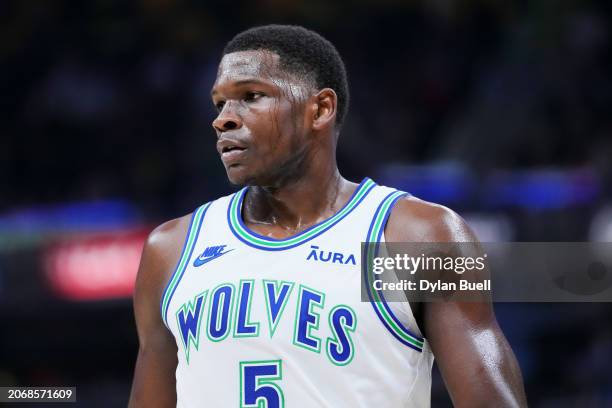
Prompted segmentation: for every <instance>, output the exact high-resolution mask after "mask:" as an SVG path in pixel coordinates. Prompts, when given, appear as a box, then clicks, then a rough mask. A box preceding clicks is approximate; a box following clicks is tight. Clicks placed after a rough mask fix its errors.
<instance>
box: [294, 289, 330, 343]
mask: <svg viewBox="0 0 612 408" xmlns="http://www.w3.org/2000/svg"><path fill="white" fill-rule="evenodd" d="M299 299H300V300H299V302H298V305H297V307H298V310H297V316H296V318H297V319H298V320H297V330H296V333H295V334H294V336H295V337H294V342H295V343H297V345H299V346H302V347H305V348H307V349H309V350H313V351H317V352H318V351H319V350H320V346H321V339H319V338H317V337H314V336H312V335H310V330H311V329H313V328H314V329H318V328H319V314H318V313H314V312H313V310H312V308H313V307H318V308H322V307H323V304H324V301H325V298H324V295H323V294H322V293H320V292H314V291H312V290H309V289H306V288H305V287H303V286H300V297H299Z"/></svg>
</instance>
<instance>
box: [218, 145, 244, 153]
mask: <svg viewBox="0 0 612 408" xmlns="http://www.w3.org/2000/svg"><path fill="white" fill-rule="evenodd" d="M245 150H246V148H245V147H240V146H236V145H231V146H224V147H223V148H221V155H224V154H226V153H231V152H235V151H239V152H243V151H245Z"/></svg>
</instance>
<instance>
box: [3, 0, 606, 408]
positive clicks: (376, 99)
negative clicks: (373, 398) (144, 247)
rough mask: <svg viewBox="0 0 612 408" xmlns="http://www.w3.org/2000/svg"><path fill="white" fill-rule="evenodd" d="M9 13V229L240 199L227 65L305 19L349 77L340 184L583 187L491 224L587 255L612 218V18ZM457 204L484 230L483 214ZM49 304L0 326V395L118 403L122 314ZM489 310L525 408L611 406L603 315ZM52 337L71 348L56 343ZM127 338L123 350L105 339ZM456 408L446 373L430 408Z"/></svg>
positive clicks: (417, 11) (411, 9)
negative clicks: (509, 178)
mask: <svg viewBox="0 0 612 408" xmlns="http://www.w3.org/2000/svg"><path fill="white" fill-rule="evenodd" d="M0 15H1V16H2V17H0V18H1V19H2V20H1V21H2V23H1V24H0V61H1V66H2V71H1V72H2V75H1V76H0V84H1V86H2V95H1V96H0V100H1V101H2V110H1V111H0V134H1V138H0V180H2V182H1V183H0V221H1V220H2V214H12V213H14V212H15V211H19V210H21V209H25V208H38V207H40V206H57V205H62V204H64V203H71V202H87V201H96V200H108V199H121V200H125V202H128V203H130V205H133V207H134V208H135V209H136V210H137V212H138V213H139V214H140V215H139V217H140V218H139V219H140V220H144V223H145V224H146V225H149V226H152V225H155V224H158V223H159V222H161V221H164V220H166V219H169V218H174V217H177V216H180V215H183V214H186V213H188V212H190V211H192V210H193V208H195V207H196V206H197V205H199V204H200V203H202V202H205V201H208V200H210V199H213V198H215V197H217V196H219V195H224V194H228V193H229V192H231V191H232V190H233V187H232V186H230V185H229V184H228V183H227V181H226V177H225V172H224V170H223V168H222V166H221V164H220V161H219V159H218V157H217V153H216V150H215V147H214V140H215V136H214V133H213V131H212V128H211V121H212V119H213V117H214V114H215V111H214V109H213V106H212V103H211V102H210V96H209V91H210V87H211V85H212V82H213V81H214V77H215V74H216V67H217V63H218V60H219V57H220V53H221V50H222V49H223V46H224V44H225V42H226V41H228V40H229V39H230V38H231V37H232V36H233V35H234V34H236V33H238V32H239V31H241V30H243V29H246V28H249V27H251V26H253V25H259V24H268V23H295V24H301V25H305V26H307V27H309V28H312V29H314V30H316V31H319V32H320V33H321V34H323V35H324V36H325V37H327V38H328V39H330V40H331V41H332V42H333V43H334V44H335V45H336V47H337V48H338V50H339V51H340V53H341V55H342V56H343V58H344V60H345V62H346V65H347V70H348V74H349V83H350V91H351V105H350V110H349V115H348V118H347V121H346V124H345V125H344V128H343V132H342V134H341V139H340V145H339V152H338V160H339V166H340V169H341V172H342V173H343V175H344V176H345V177H347V178H350V179H353V180H359V179H361V178H362V177H363V176H366V175H368V176H371V177H373V178H374V179H375V180H381V181H383V182H384V181H385V180H387V179H386V178H385V177H386V176H385V175H388V174H389V173H390V172H391V171H396V170H390V169H398V168H405V169H409V168H421V169H423V168H426V167H427V166H432V165H434V166H435V165H437V164H440V163H444V165H445V166H448V165H449V164H452V166H454V167H452V168H461V169H463V170H465V171H468V172H469V174H470V175H471V177H472V179H473V180H474V182H475V183H476V184H478V183H485V182H489V181H490V180H491V177H492V175H495V174H497V172H500V171H515V172H516V171H522V172H525V171H533V170H538V169H548V170H550V169H554V170H555V171H559V172H575V171H582V172H587V173H588V174H591V175H593V177H592V178H593V179H594V180H595V183H596V184H597V192H598V193H597V194H596V195H594V196H593V197H592V198H591V199H589V201H588V202H584V203H580V204H579V205H575V206H568V207H566V208H555V209H554V210H548V211H547V212H546V211H544V212H542V211H533V210H525V209H521V208H505V209H502V210H503V211H502V210H500V211H501V212H496V213H495V214H494V215H495V216H498V215H500V213H503V215H505V216H506V217H509V219H510V221H511V223H512V226H513V228H514V230H515V233H514V235H513V236H512V238H514V239H522V240H533V241H537V240H561V239H563V240H567V241H582V240H588V239H589V238H590V237H592V236H591V235H589V234H591V233H592V231H593V224H594V220H595V219H596V218H595V217H596V216H597V214H600V218H597V219H598V220H601V221H600V222H598V223H599V224H602V222H610V223H611V225H612V220H611V217H612V213H606V214H608V215H607V216H605V217H603V216H601V214H603V213H602V211H604V213H605V210H606V208H608V207H609V205H610V203H611V202H612V115H610V113H609V109H610V106H612V54H611V53H610V49H611V48H612V32H611V30H612V26H611V18H610V17H611V16H612V4H611V3H609V2H605V1H599V2H596V1H588V0H585V1H570V0H564V1H558V2H554V1H550V0H538V1H516V2H504V1H493V2H490V1H482V0H481V1H477V0H469V1H468V0H466V1H457V2H452V1H444V0H436V1H426V0H421V1H416V0H414V1H399V0H397V1H394V0H388V1H383V2H381V1H373V0H359V1H355V2H349V3H345V2H328V1H323V0H315V1H313V0H309V1H306V0H289V1H288V0H261V1H256V2H248V1H243V0H241V1H236V2H233V3H231V4H228V3H227V2H223V1H217V0H213V1H207V2H187V1H172V0H139V1H134V2H122V1H102V0H93V1H87V2H70V1H67V0H64V1H60V0H58V1H52V2H51V1H45V0H26V1H9V2H3V3H2V4H1V5H0ZM394 166H395V167H394ZM397 166H400V167H397ZM401 166H404V167H401ZM411 166H412V167H411ZM457 166H459V167H457ZM445 168H446V167H445ZM377 177H378V179H377ZM390 179H392V177H391V178H390ZM425 198H428V197H425ZM445 204H449V205H451V204H452V203H451V202H448V203H445ZM453 208H455V209H457V210H459V211H460V212H461V213H462V214H466V215H467V216H469V215H470V214H471V215H474V219H482V217H485V218H486V217H487V216H491V212H490V210H488V209H487V208H486V206H483V203H482V202H481V201H479V200H464V201H462V202H460V203H458V204H457V206H456V207H453ZM468 218H469V217H468ZM0 226H2V223H1V222H0ZM589 231H591V232H589ZM610 231H612V230H610ZM3 233H4V234H5V235H4V236H6V235H7V234H9V236H10V234H11V232H10V231H8V232H7V231H0V245H1V244H2V242H6V239H5V240H4V241H3V240H2V239H1V238H2V234H3ZM604 235H605V234H604ZM611 237H612V235H611ZM34 250H35V249H32V248H26V249H24V250H23V251H25V252H23V253H21V255H19V253H13V252H11V253H9V252H7V251H2V249H1V248H0V293H1V289H2V287H3V285H8V284H7V282H9V281H10V279H8V278H3V276H4V275H3V273H4V272H3V271H8V270H13V271H14V270H20V271H23V272H20V273H22V274H24V275H27V273H28V271H31V269H32V268H34V269H35V268H37V266H36V265H33V264H31V263H27V262H28V261H23V260H22V259H21V258H19V257H20V256H21V257H22V258H27V256H26V255H23V254H24V253H25V254H29V253H31V252H28V251H34ZM11 268H13V269H11ZM5 275H6V276H9V275H10V274H5ZM36 276H38V275H36V274H35V273H33V274H32V276H27V277H26V278H23V279H35V277H36ZM49 305H50V306H49ZM48 306H49V309H47V314H45V313H42V314H41V313H40V312H39V311H38V310H37V309H36V308H34V307H33V308H30V309H28V310H27V312H26V311H23V310H22V314H21V315H19V313H17V312H16V311H14V310H6V309H5V310H4V311H2V312H0V317H1V319H2V321H3V326H4V327H7V328H8V329H9V330H7V331H5V333H4V334H2V335H0V350H1V351H0V385H4V383H7V384H8V383H9V382H11V381H12V382H15V381H16V382H20V383H24V384H27V383H30V384H33V383H36V384H38V383H40V384H43V383H45V381H55V382H62V381H68V382H70V381H71V382H72V383H73V384H74V383H79V384H82V392H84V393H85V397H84V398H85V400H87V401H89V402H90V403H88V405H87V406H98V405H95V404H96V402H95V401H96V400H97V401H98V402H97V403H98V404H100V405H99V406H105V407H106V406H112V405H118V406H121V405H123V401H125V399H122V398H127V397H126V395H127V392H128V391H129V381H130V379H131V372H132V368H133V363H134V359H135V350H136V349H135V347H136V339H135V333H134V330H133V327H132V320H131V319H132V317H131V311H130V304H129V300H128V299H125V300H123V301H117V302H113V303H112V304H110V305H109V304H88V305H86V306H83V305H79V306H74V305H72V304H71V305H66V304H62V303H59V304H55V303H51V304H48ZM497 306H498V309H499V310H498V314H499V319H500V323H501V325H502V327H504V329H505V331H506V334H507V335H508V337H509V339H510V341H511V344H512V345H513V347H514V348H515V351H516V352H517V356H518V358H519V361H520V363H521V366H522V368H523V372H524V375H525V377H526V378H525V379H526V384H527V392H528V395H529V398H530V402H531V404H532V405H533V406H541V407H548V406H551V407H552V406H556V407H557V406H581V407H586V406H604V405H606V404H610V405H612V383H611V381H610V376H609V367H610V365H611V364H612V328H611V326H610V321H611V319H612V307H611V306H610V304H580V305H557V304H550V305H512V304H504V305H497ZM50 314H53V316H55V317H54V318H50V317H49V315H50ZM18 316H22V317H23V316H25V318H27V319H28V321H29V322H34V323H33V324H35V325H38V326H37V327H39V329H37V331H36V332H38V330H39V331H40V333H43V334H40V336H42V339H39V340H37V341H36V342H33V340H31V339H29V340H27V341H26V340H24V339H25V336H27V335H30V334H32V331H33V330H34V329H32V328H29V329H23V328H22V326H23V324H22V323H23V322H22V321H21V320H20V319H19V318H18ZM58 316H61V317H62V319H64V320H61V319H60V318H59V317H58ZM526 316H529V318H526ZM92 319H95V322H96V324H94V321H93V320H92ZM60 320H61V321H60ZM62 322H63V323H62ZM58 325H60V326H61V327H62V329H61V330H64V331H65V330H70V331H69V332H68V333H67V334H66V336H65V338H64V340H60V339H58V338H56V337H54V335H51V334H50V333H51V332H53V329H54V328H55V327H57V326H58ZM73 325H78V326H79V327H80V328H81V329H80V330H75V329H74V328H73V329H70V328H66V327H67V326H70V327H72V326H73ZM117 327H119V328H120V329H119V330H120V333H121V334H122V336H123V337H122V338H121V339H120V340H119V342H118V340H117V335H116V334H117V333H116V332H114V333H112V332H111V333H107V332H104V331H105V330H109V331H112V330H117ZM61 330H60V331H61ZM3 331H4V330H3ZM87 344H90V345H93V346H95V347H97V348H96V349H94V350H92V349H91V347H86V346H85V345H87ZM28 350H30V351H31V354H30V356H29V357H28V358H24V359H23V360H21V359H16V358H14V357H12V356H9V354H14V352H19V353H26V352H29V351H28ZM91 353H96V355H95V356H93V357H90V355H91ZM51 355H52V356H53V357H49V356H51ZM45 359H48V362H45ZM3 361H4V362H5V363H3ZM91 364H94V365H95V366H94V367H92V366H91ZM96 370H97V371H96ZM95 373H98V374H99V377H100V380H97V379H96V378H94V377H95V375H94V374H95ZM79 381H80V382H79ZM105 387H106V388H105ZM101 389H102V390H104V389H108V390H114V391H112V392H110V391H109V392H105V393H102V395H99V393H100V390H101ZM87 395H89V399H87V398H88V397H87ZM110 395H112V397H111V396H110ZM105 398H108V399H105ZM447 403H448V397H447V396H446V394H445V391H444V389H443V386H442V383H441V382H440V380H439V377H436V382H435V383H434V406H443V405H444V404H447ZM436 404H438V405H436ZM564 404H565V405H564Z"/></svg>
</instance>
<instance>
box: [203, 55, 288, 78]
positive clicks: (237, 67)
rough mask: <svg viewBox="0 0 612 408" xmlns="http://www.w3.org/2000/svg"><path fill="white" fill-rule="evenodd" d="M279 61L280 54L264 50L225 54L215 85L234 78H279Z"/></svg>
mask: <svg viewBox="0 0 612 408" xmlns="http://www.w3.org/2000/svg"><path fill="white" fill-rule="evenodd" d="M279 61H280V57H279V56H278V54H276V53H273V52H270V51H263V50H252V51H238V52H232V53H230V54H225V55H224V56H223V58H222V59H221V62H220V63H219V69H218V70H217V79H216V81H215V85H217V84H219V83H221V82H225V81H232V80H241V79H268V80H270V79H274V78H278V77H279V76H280V72H279V69H278V64H279Z"/></svg>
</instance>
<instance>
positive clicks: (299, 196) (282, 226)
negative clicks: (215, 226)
mask: <svg viewBox="0 0 612 408" xmlns="http://www.w3.org/2000/svg"><path fill="white" fill-rule="evenodd" d="M328 164H330V165H331V166H329V167H328V168H327V169H325V168H324V167H314V169H315V170H316V171H313V172H305V173H303V174H304V175H303V176H302V177H299V178H295V179H292V180H287V181H286V182H285V183H282V184H280V185H279V186H275V187H262V186H253V187H250V188H249V191H248V193H247V195H246V197H245V200H244V206H243V210H242V211H243V219H244V221H245V223H246V224H247V225H249V224H250V226H251V227H252V228H254V229H255V230H257V232H258V233H260V234H261V235H267V236H273V237H276V238H284V237H287V236H290V235H292V234H295V233H297V232H300V231H302V230H304V229H306V228H308V227H310V226H312V225H314V224H316V223H318V222H320V221H322V220H324V219H326V218H329V217H331V216H332V215H333V214H335V213H336V212H337V211H338V210H339V209H340V208H341V207H342V206H343V205H344V204H345V203H346V202H347V201H348V199H349V197H350V195H351V194H352V192H353V191H354V190H355V184H354V183H350V182H348V181H347V180H345V179H344V178H343V177H342V176H341V175H340V173H339V171H338V168H337V167H336V163H335V161H333V162H329V161H328Z"/></svg>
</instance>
